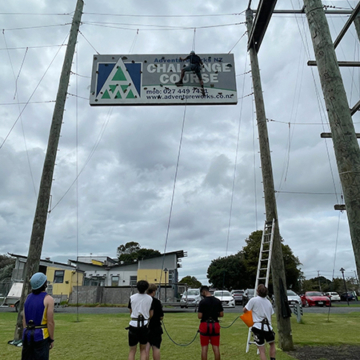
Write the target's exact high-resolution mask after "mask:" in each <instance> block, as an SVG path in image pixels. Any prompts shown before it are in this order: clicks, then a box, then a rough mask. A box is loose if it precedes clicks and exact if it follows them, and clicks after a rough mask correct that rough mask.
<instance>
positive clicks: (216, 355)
mask: <svg viewBox="0 0 360 360" xmlns="http://www.w3.org/2000/svg"><path fill="white" fill-rule="evenodd" d="M212 349H213V352H214V358H215V360H220V349H219V347H218V346H215V345H213V346H212Z"/></svg>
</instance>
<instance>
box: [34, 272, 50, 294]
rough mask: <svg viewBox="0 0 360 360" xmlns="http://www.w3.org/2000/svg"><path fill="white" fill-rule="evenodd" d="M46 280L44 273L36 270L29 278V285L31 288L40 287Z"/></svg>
mask: <svg viewBox="0 0 360 360" xmlns="http://www.w3.org/2000/svg"><path fill="white" fill-rule="evenodd" d="M46 281H47V278H46V275H45V274H43V273H41V272H37V273H35V274H34V275H33V276H32V277H31V279H30V285H31V289H32V290H37V289H40V288H41V287H42V286H43V285H44V284H45V283H46Z"/></svg>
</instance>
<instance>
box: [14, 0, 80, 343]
mask: <svg viewBox="0 0 360 360" xmlns="http://www.w3.org/2000/svg"><path fill="white" fill-rule="evenodd" d="M83 6H84V2H83V0H77V3H76V9H75V13H74V18H73V22H72V25H71V29H70V36H69V40H68V45H67V48H66V53H65V58H64V64H63V67H62V72H61V77H60V82H59V88H58V93H57V97H56V103H55V107H54V113H53V118H52V123H51V128H50V134H49V140H48V146H47V151H46V155H45V160H44V167H43V172H42V177H41V183H40V189H39V195H38V200H37V205H36V211H35V216H34V222H33V227H32V233H31V239H30V246H29V253H28V257H27V261H26V265H25V276H24V286H23V289H22V293H21V299H20V306H19V313H18V318H17V323H16V329H15V335H14V339H15V340H20V339H21V336H22V328H23V327H22V310H23V308H24V302H25V299H26V297H27V295H28V294H29V292H30V290H31V289H30V282H29V280H30V278H31V276H32V275H33V274H34V273H36V272H38V271H39V264H40V257H41V251H42V246H43V242H44V234H45V227H46V220H47V213H48V207H49V201H50V191H51V185H52V180H53V174H54V167H55V159H56V153H57V148H58V144H59V138H60V131H61V124H62V121H63V113H64V107H65V101H66V94H67V88H68V86H69V79H70V71H71V65H72V61H73V57H74V53H75V46H76V41H77V35H78V32H79V27H80V21H81V15H82V9H83Z"/></svg>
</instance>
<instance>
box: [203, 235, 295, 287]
mask: <svg viewBox="0 0 360 360" xmlns="http://www.w3.org/2000/svg"><path fill="white" fill-rule="evenodd" d="M261 237H262V231H261V230H257V231H254V232H252V233H251V234H250V236H249V238H248V239H245V242H246V245H245V246H244V247H243V249H242V250H241V251H239V252H238V253H237V254H235V255H230V256H226V257H222V258H218V259H215V260H212V262H211V264H210V266H209V268H208V275H207V276H208V279H209V282H210V283H211V284H213V285H214V286H215V287H217V288H226V289H229V290H231V289H246V288H253V287H254V285H255V280H256V271H257V267H258V261H259V252H260V245H261ZM282 251H283V256H284V266H285V272H286V283H287V286H288V288H291V289H293V290H294V291H299V290H300V279H301V277H302V271H301V269H299V268H298V267H299V266H300V265H301V263H300V261H299V259H298V258H297V257H296V256H294V254H293V252H292V250H291V249H290V247H289V246H288V245H284V244H282ZM269 288H270V291H271V288H272V284H271V278H270V281H269Z"/></svg>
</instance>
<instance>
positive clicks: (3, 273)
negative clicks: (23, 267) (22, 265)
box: [0, 255, 15, 281]
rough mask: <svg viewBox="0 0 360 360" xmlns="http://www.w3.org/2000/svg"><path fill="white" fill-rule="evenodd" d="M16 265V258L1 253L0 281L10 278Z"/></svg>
mask: <svg viewBox="0 0 360 360" xmlns="http://www.w3.org/2000/svg"><path fill="white" fill-rule="evenodd" d="M14 267H15V259H13V258H11V257H9V256H7V255H0V281H3V280H6V279H10V278H11V274H12V271H13V269H14Z"/></svg>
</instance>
